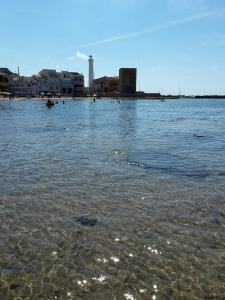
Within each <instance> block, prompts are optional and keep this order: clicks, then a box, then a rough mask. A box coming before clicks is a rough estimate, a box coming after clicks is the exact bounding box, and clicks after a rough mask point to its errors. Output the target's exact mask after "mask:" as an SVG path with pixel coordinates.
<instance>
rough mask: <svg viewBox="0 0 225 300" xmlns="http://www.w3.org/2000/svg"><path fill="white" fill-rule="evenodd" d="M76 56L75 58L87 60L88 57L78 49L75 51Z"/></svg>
mask: <svg viewBox="0 0 225 300" xmlns="http://www.w3.org/2000/svg"><path fill="white" fill-rule="evenodd" d="M76 57H77V58H81V59H84V60H88V58H89V57H88V56H87V55H86V54H84V53H81V52H79V51H77V53H76Z"/></svg>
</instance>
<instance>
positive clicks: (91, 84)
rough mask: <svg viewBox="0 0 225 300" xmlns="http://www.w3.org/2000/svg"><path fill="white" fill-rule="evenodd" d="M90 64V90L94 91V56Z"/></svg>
mask: <svg viewBox="0 0 225 300" xmlns="http://www.w3.org/2000/svg"><path fill="white" fill-rule="evenodd" d="M88 62H89V88H90V90H92V88H93V80H94V59H93V56H92V55H90V56H89V59H88Z"/></svg>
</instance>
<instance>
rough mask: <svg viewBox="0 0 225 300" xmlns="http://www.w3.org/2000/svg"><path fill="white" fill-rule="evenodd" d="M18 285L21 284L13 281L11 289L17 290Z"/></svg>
mask: <svg viewBox="0 0 225 300" xmlns="http://www.w3.org/2000/svg"><path fill="white" fill-rule="evenodd" d="M18 287H20V284H18V283H12V284H11V285H10V287H9V289H10V290H16V289H17V288H18Z"/></svg>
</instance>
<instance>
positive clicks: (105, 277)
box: [92, 275, 107, 282]
mask: <svg viewBox="0 0 225 300" xmlns="http://www.w3.org/2000/svg"><path fill="white" fill-rule="evenodd" d="M106 279H107V276H104V275H101V276H100V277H98V278H97V277H92V280H95V281H98V282H104V281H105V280H106Z"/></svg>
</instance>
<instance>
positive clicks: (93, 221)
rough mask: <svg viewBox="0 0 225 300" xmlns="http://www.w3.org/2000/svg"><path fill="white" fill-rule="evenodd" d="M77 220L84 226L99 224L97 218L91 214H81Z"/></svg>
mask: <svg viewBox="0 0 225 300" xmlns="http://www.w3.org/2000/svg"><path fill="white" fill-rule="evenodd" d="M77 222H78V223H80V224H81V225H83V226H95V225H96V224H97V219H95V218H91V217H89V216H81V217H80V218H78V219H77Z"/></svg>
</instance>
